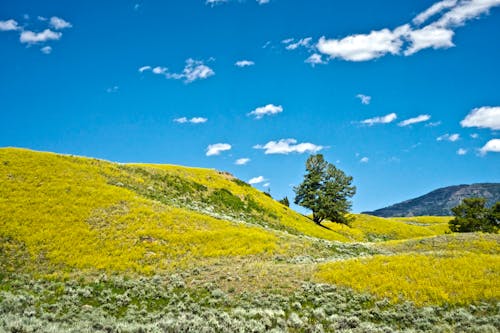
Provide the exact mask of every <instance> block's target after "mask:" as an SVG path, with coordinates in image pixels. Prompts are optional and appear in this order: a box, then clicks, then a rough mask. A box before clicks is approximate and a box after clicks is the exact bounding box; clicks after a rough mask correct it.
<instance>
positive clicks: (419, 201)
mask: <svg viewBox="0 0 500 333" xmlns="http://www.w3.org/2000/svg"><path fill="white" fill-rule="evenodd" d="M471 197H482V198H486V199H487V200H488V205H489V206H491V205H493V204H494V203H495V202H497V201H500V184H499V183H480V184H472V185H457V186H449V187H443V188H440V189H437V190H434V191H432V192H430V193H427V194H425V195H423V196H420V197H418V198H415V199H410V200H406V201H403V202H400V203H397V204H394V205H392V206H389V207H385V208H381V209H377V210H375V211H372V212H365V213H364V214H369V215H375V216H380V217H394V216H403V217H404V216H424V215H432V216H450V215H452V213H451V208H453V207H455V206H456V205H458V204H459V203H460V202H461V201H462V200H463V199H464V198H471Z"/></svg>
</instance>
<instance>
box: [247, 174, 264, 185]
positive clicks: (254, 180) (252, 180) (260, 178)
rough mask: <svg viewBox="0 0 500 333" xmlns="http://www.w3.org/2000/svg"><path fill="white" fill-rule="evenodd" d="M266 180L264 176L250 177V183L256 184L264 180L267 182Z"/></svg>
mask: <svg viewBox="0 0 500 333" xmlns="http://www.w3.org/2000/svg"><path fill="white" fill-rule="evenodd" d="M265 181H266V179H265V178H264V177H262V176H258V177H254V178H252V179H250V180H249V181H248V184H250V185H254V184H259V183H262V182H265Z"/></svg>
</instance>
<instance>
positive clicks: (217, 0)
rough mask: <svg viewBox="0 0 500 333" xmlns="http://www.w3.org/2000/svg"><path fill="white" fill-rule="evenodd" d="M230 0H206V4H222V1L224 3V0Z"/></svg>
mask: <svg viewBox="0 0 500 333" xmlns="http://www.w3.org/2000/svg"><path fill="white" fill-rule="evenodd" d="M227 1H228V0H206V1H205V4H206V5H212V6H213V5H218V4H221V3H224V2H227Z"/></svg>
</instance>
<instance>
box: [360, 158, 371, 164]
mask: <svg viewBox="0 0 500 333" xmlns="http://www.w3.org/2000/svg"><path fill="white" fill-rule="evenodd" d="M369 160H370V159H369V158H368V157H366V156H365V157H363V158H362V159H360V160H359V161H360V162H361V163H368V161H369Z"/></svg>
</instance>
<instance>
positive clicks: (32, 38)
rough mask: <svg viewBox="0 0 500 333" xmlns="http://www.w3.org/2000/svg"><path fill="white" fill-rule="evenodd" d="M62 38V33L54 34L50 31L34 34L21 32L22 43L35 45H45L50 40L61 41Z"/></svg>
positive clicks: (27, 31)
mask: <svg viewBox="0 0 500 333" xmlns="http://www.w3.org/2000/svg"><path fill="white" fill-rule="evenodd" d="M61 37H62V33H60V32H54V31H52V30H50V29H45V30H44V31H42V32H38V33H37V32H33V31H29V30H26V31H23V32H21V36H20V37H19V40H20V41H21V43H28V44H35V43H43V42H47V41H49V40H59V39H60V38H61Z"/></svg>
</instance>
